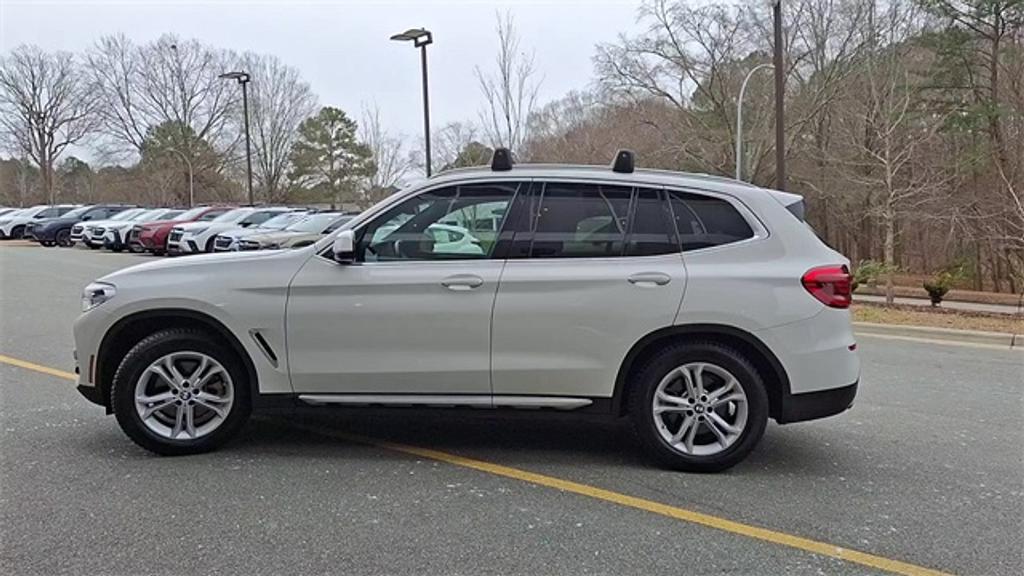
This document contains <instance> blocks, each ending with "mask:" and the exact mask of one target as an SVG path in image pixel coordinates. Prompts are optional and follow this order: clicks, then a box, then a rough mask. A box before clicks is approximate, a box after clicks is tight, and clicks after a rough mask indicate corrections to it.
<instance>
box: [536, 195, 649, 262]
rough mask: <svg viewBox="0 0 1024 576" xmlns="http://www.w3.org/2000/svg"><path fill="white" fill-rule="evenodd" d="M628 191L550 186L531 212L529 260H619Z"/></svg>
mask: <svg viewBox="0 0 1024 576" xmlns="http://www.w3.org/2000/svg"><path fill="white" fill-rule="evenodd" d="M631 194H632V189H631V188H629V187H627V186H606V185H603V184H577V183H559V182H550V183H548V184H546V185H545V186H544V190H543V192H542V193H541V196H540V201H539V203H537V202H535V203H534V204H535V208H534V211H533V219H534V222H533V226H532V227H531V228H532V229H533V240H532V242H531V245H530V252H529V253H530V257H531V258H605V257H614V256H621V255H622V249H623V242H624V241H625V235H626V224H627V222H628V215H629V201H630V196H631Z"/></svg>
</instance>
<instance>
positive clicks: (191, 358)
mask: <svg viewBox="0 0 1024 576" xmlns="http://www.w3.org/2000/svg"><path fill="white" fill-rule="evenodd" d="M233 404H234V384H233V383H232V381H231V375H230V374H229V373H228V371H227V370H226V369H225V368H224V366H223V365H222V364H221V363H220V362H218V361H217V360H215V359H214V358H212V357H210V356H208V355H206V354H203V353H202V352H192V351H186V352H173V353H171V354H167V355H165V356H162V357H160V358H158V359H157V360H156V361H154V362H153V363H151V364H150V365H149V366H148V367H147V368H146V369H145V370H144V371H143V372H142V375H141V376H139V379H138V381H137V382H136V384H135V411H136V413H137V414H138V416H139V419H140V420H142V423H143V425H145V426H146V428H148V429H149V430H150V431H151V432H153V433H154V434H156V435H158V436H160V437H161V438H165V439H168V440H186V441H190V440H197V439H199V438H203V437H205V436H208V435H209V434H211V433H212V432H213V431H214V430H216V429H217V428H219V427H220V426H221V425H222V424H223V423H224V421H225V420H226V419H227V417H228V414H230V413H231V407H232V405H233Z"/></svg>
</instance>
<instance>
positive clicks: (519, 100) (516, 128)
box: [476, 12, 540, 153]
mask: <svg viewBox="0 0 1024 576" xmlns="http://www.w3.org/2000/svg"><path fill="white" fill-rule="evenodd" d="M497 20H498V22H497V25H496V26H495V32H496V33H497V35H498V54H497V56H496V57H495V59H494V64H495V70H494V72H492V73H489V74H487V73H484V71H483V70H481V69H480V67H479V66H478V67H477V68H476V77H477V80H478V81H479V83H480V91H481V92H482V93H483V96H484V99H485V100H486V107H485V108H484V110H483V111H481V112H480V121H481V124H482V126H483V130H484V134H485V135H486V136H487V139H488V140H489V142H490V145H491V146H492V147H495V148H496V147H499V146H501V147H505V148H509V149H511V150H512V151H513V152H517V153H522V152H523V144H524V143H525V142H526V141H527V140H529V121H530V116H531V115H532V114H533V111H534V108H535V107H536V104H537V92H538V90H539V89H540V79H539V78H537V71H536V69H535V68H534V55H533V53H532V52H531V53H529V54H527V53H525V52H521V51H520V49H519V35H518V34H517V33H516V28H515V21H514V19H513V18H512V14H511V12H505V14H504V15H503V14H502V13H500V12H499V13H498V14H497Z"/></svg>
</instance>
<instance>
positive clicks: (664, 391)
mask: <svg viewBox="0 0 1024 576" xmlns="http://www.w3.org/2000/svg"><path fill="white" fill-rule="evenodd" d="M628 406H629V410H630V415H631V418H632V420H633V425H634V427H635V429H636V431H637V434H638V436H639V437H640V440H641V442H642V443H643V445H644V448H645V449H646V450H647V451H648V452H649V453H651V455H653V456H654V457H655V458H656V459H657V460H658V461H659V462H661V463H662V464H664V465H665V466H667V467H669V468H673V469H676V470H684V471H689V472H718V471H721V470H725V469H727V468H730V467H732V466H734V465H736V464H737V463H739V462H740V461H741V460H743V459H744V458H745V457H746V456H747V455H748V454H749V453H750V452H751V451H752V450H753V449H754V447H755V446H757V444H758V442H759V441H760V440H761V436H762V435H763V434H764V430H765V426H766V425H767V422H768V395H767V393H766V391H765V387H764V383H763V382H762V380H761V377H760V375H759V374H758V372H757V370H756V369H755V368H754V367H753V366H752V365H751V363H750V362H749V360H747V359H746V358H745V357H744V356H743V354H741V353H740V352H738V351H737V350H735V349H733V348H731V347H728V346H725V345H722V344H719V343H716V342H693V343H683V344H678V345H674V346H671V347H668V348H666V349H665V350H663V351H661V352H659V353H658V354H656V355H655V356H654V357H652V358H651V359H650V360H649V361H648V362H647V363H646V364H645V365H644V366H643V367H642V368H641V369H640V370H639V372H637V373H636V375H635V377H634V379H633V381H632V382H631V383H630V397H629V400H628Z"/></svg>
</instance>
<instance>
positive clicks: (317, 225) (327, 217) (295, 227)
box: [285, 212, 341, 232]
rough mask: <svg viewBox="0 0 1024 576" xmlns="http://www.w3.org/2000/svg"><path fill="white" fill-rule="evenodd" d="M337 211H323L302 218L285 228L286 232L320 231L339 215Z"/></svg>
mask: <svg viewBox="0 0 1024 576" xmlns="http://www.w3.org/2000/svg"><path fill="white" fill-rule="evenodd" d="M340 216H341V214H338V213H332V212H328V213H324V214H314V215H312V216H309V217H308V218H304V219H302V220H300V221H298V222H295V223H294V224H292V225H291V226H289V227H287V228H285V231H287V232H322V231H323V229H324V228H326V227H327V226H329V225H330V224H331V222H334V221H335V220H337V219H338V217H340Z"/></svg>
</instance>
